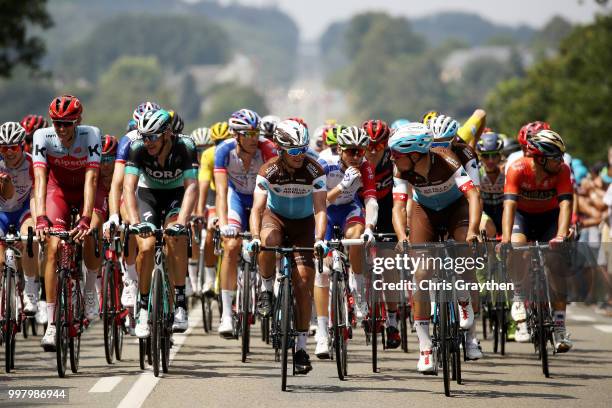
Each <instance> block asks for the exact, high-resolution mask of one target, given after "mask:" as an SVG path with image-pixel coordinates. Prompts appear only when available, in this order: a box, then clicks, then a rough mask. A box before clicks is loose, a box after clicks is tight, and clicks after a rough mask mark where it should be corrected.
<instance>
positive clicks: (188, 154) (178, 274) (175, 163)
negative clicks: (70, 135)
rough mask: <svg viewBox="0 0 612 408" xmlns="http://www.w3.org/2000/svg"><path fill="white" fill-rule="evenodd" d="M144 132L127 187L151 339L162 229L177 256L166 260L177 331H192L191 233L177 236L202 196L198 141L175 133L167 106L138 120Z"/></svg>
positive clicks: (139, 332)
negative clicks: (152, 298)
mask: <svg viewBox="0 0 612 408" xmlns="http://www.w3.org/2000/svg"><path fill="white" fill-rule="evenodd" d="M138 133H139V135H140V139H137V140H134V141H133V142H132V143H131V145H130V152H129V156H128V161H127V162H126V167H125V181H124V187H123V188H124V197H125V202H126V207H127V212H128V217H129V220H130V223H131V224H132V225H133V227H134V229H136V230H137V231H138V238H137V243H138V261H137V265H138V272H139V277H140V279H139V286H140V304H139V309H140V310H139V313H138V321H137V324H136V330H135V331H136V336H138V337H139V338H146V337H148V336H149V332H150V329H149V324H148V304H149V288H150V285H151V273H152V271H153V264H154V255H155V237H154V236H152V233H153V230H154V229H156V228H166V231H167V235H168V236H169V238H168V239H167V240H166V245H167V251H168V254H171V256H170V255H169V256H168V257H167V258H166V259H167V261H168V270H169V272H170V273H169V277H170V284H171V286H172V287H174V295H175V296H174V302H173V303H174V306H175V307H174V322H173V324H172V330H173V331H174V332H179V333H180V332H184V331H185V330H187V326H188V316H187V302H186V299H185V277H186V275H187V243H186V237H185V236H177V235H182V234H183V233H184V232H185V225H186V224H187V222H188V221H189V217H190V216H191V214H192V212H193V209H194V208H195V205H196V201H197V198H198V185H197V183H196V177H197V170H198V160H197V154H196V149H195V145H194V143H193V140H192V139H191V138H190V137H189V136H183V135H176V134H174V132H173V129H172V125H171V119H170V114H169V113H168V112H167V111H165V110H163V109H158V110H149V111H147V112H145V113H144V114H143V115H142V116H141V117H140V119H139V121H138ZM162 215H163V216H164V217H165V218H162ZM170 301H171V303H172V296H171V300H170Z"/></svg>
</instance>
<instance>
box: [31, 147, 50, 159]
mask: <svg viewBox="0 0 612 408" xmlns="http://www.w3.org/2000/svg"><path fill="white" fill-rule="evenodd" d="M34 154H35V155H41V156H43V157H46V156H47V148H46V147H41V146H40V145H34Z"/></svg>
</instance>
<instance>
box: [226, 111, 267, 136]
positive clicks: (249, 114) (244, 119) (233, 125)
mask: <svg viewBox="0 0 612 408" xmlns="http://www.w3.org/2000/svg"><path fill="white" fill-rule="evenodd" d="M259 122H260V119H259V115H258V114H257V113H256V112H254V111H252V110H250V109H240V110H239V111H236V112H234V113H232V117H231V118H229V120H228V124H229V127H230V129H231V130H232V131H234V132H240V131H248V130H258V129H259Z"/></svg>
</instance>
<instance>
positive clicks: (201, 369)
mask: <svg viewBox="0 0 612 408" xmlns="http://www.w3.org/2000/svg"><path fill="white" fill-rule="evenodd" d="M568 328H569V330H570V332H571V333H572V340H573V341H574V349H573V350H572V351H571V352H570V353H568V354H565V355H556V356H554V357H552V358H551V373H552V376H551V378H548V379H547V378H545V377H544V376H543V375H542V374H541V368H540V363H539V361H538V360H537V359H536V358H535V355H534V354H533V352H532V351H533V347H532V346H531V345H530V344H516V343H510V344H509V345H508V349H507V351H508V354H507V355H506V356H504V357H501V356H499V355H494V354H493V353H492V346H491V342H490V341H482V346H483V350H484V352H485V358H484V359H482V360H480V361H477V362H470V363H465V364H464V365H463V369H464V370H463V378H464V384H462V385H456V384H453V385H452V393H453V397H452V399H449V398H446V397H444V394H443V387H442V378H441V377H431V376H427V377H426V376H422V375H420V374H418V373H417V372H416V359H417V353H416V352H415V350H416V336H415V335H414V334H412V335H411V337H410V344H409V347H410V348H411V351H410V352H409V353H408V354H405V353H403V352H401V351H399V350H392V351H385V352H384V353H382V355H381V358H380V363H379V365H380V368H381V369H380V372H379V373H377V374H373V373H372V372H371V362H370V351H369V348H368V347H366V344H365V338H364V335H363V333H362V332H361V331H360V330H358V331H356V336H355V337H354V338H353V340H352V342H351V343H350V346H349V368H348V370H349V376H348V379H347V380H346V381H340V380H338V378H337V376H336V368H335V362H333V361H320V360H317V359H316V358H315V357H314V355H312V354H313V350H314V340H312V341H309V349H310V350H311V356H312V357H313V367H314V368H313V370H312V371H311V372H310V373H309V374H308V375H307V376H299V377H290V378H289V380H288V384H289V392H281V390H280V364H279V363H275V362H274V358H273V353H272V351H271V349H270V348H269V347H267V346H265V344H264V343H262V342H261V341H260V340H259V338H258V337H256V334H257V333H258V329H257V327H256V328H255V332H256V333H254V338H253V340H252V347H251V351H252V354H251V355H250V357H249V359H248V362H247V363H244V364H243V363H241V362H240V347H239V343H238V342H237V341H232V340H224V339H221V338H220V337H218V336H217V335H216V334H208V335H207V334H205V333H204V331H203V329H202V324H201V313H200V308H199V307H197V308H195V309H194V310H193V313H192V316H191V318H190V329H189V330H188V332H187V333H185V334H183V335H177V334H175V335H174V336H175V337H174V339H175V346H174V348H173V360H172V362H171V366H170V372H169V373H168V374H167V375H165V376H163V378H155V377H154V376H153V373H152V370H150V369H147V370H145V371H144V372H143V371H141V370H140V369H139V367H138V346H137V342H136V341H135V339H134V338H126V343H125V346H124V359H123V361H121V362H115V364H113V365H108V364H107V363H106V360H105V358H104V351H103V335H102V326H101V324H100V323H99V322H98V323H96V324H94V325H92V326H90V328H89V329H88V331H87V332H86V333H85V336H84V340H83V343H82V356H81V368H80V371H79V373H78V374H72V373H69V374H67V377H66V378H64V379H60V378H58V377H57V373H56V370H55V354H53V353H44V352H43V351H42V349H41V348H40V346H39V341H40V337H32V336H30V337H29V338H28V339H23V338H22V337H21V335H18V336H19V337H18V344H17V356H16V364H15V368H16V369H15V372H14V373H11V374H10V375H6V374H5V373H4V372H2V374H0V406H32V405H36V406H49V405H54V406H57V405H58V404H61V405H70V406H87V407H115V406H120V407H130V408H134V407H139V406H146V407H171V408H176V407H190V408H193V407H200V406H204V407H232V408H238V407H243V406H248V407H259V406H262V407H263V406H265V407H270V406H278V407H281V406H282V407H284V406H289V405H291V406H292V407H302V406H303V407H308V408H312V407H318V406H326V407H335V406H351V407H377V406H380V404H384V406H385V407H394V406H405V405H406V404H407V405H411V406H414V405H416V406H424V405H427V406H440V404H445V403H452V404H453V406H455V407H462V406H470V407H479V406H486V407H487V408H490V407H491V405H492V404H494V405H495V407H496V408H502V407H506V406H507V407H513V408H517V407H525V406H537V407H549V406H550V407H558V406H560V405H561V406H581V407H584V406H588V407H596V406H601V407H604V406H605V407H609V406H610V401H611V400H612V319H610V318H605V317H601V316H598V315H596V314H595V313H594V312H593V311H592V310H591V309H590V308H587V307H584V306H580V305H575V306H572V307H571V309H570V311H569V313H568ZM2 364H3V365H4V362H3V363H2ZM24 387H25V388H31V387H37V388H43V389H48V388H52V387H62V388H66V389H67V390H68V392H69V401H68V402H67V401H62V402H55V404H53V403H52V402H51V401H38V402H36V401H34V400H31V399H30V400H21V401H20V402H17V401H15V400H8V399H7V398H8V390H9V389H20V388H24Z"/></svg>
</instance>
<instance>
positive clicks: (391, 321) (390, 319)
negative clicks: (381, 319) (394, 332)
mask: <svg viewBox="0 0 612 408" xmlns="http://www.w3.org/2000/svg"><path fill="white" fill-rule="evenodd" d="M387 327H397V311H396V310H394V311H391V310H389V311H388V312H387Z"/></svg>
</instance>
